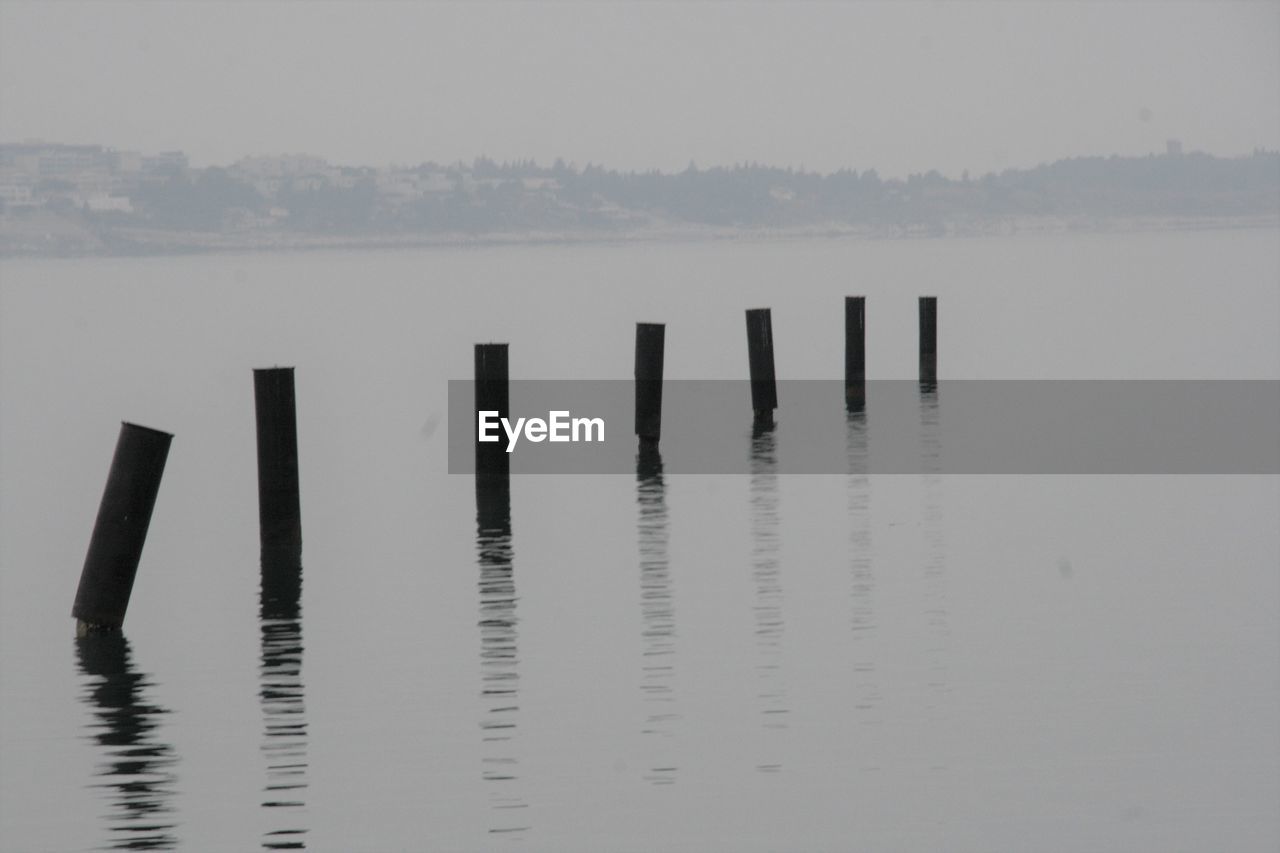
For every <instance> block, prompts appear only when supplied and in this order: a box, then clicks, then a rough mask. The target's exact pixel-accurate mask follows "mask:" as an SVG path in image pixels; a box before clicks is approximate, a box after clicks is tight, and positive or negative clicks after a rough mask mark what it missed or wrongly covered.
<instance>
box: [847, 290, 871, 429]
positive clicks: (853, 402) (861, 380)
mask: <svg viewBox="0 0 1280 853" xmlns="http://www.w3.org/2000/svg"><path fill="white" fill-rule="evenodd" d="M866 304H867V298H866V297H865V296H846V297H845V298H844V403H845V408H846V409H847V410H848V411H850V412H861V411H862V410H863V409H864V408H865V406H866V400H867V347H866V343H867V338H866V334H867V330H866V313H865V312H866Z"/></svg>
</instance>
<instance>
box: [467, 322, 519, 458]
mask: <svg viewBox="0 0 1280 853" xmlns="http://www.w3.org/2000/svg"><path fill="white" fill-rule="evenodd" d="M475 392H476V417H475V418H473V419H472V421H471V425H472V428H473V429H475V430H476V476H477V477H506V476H507V475H508V474H510V473H511V456H510V454H508V453H507V446H506V440H505V438H502V436H501V430H499V440H498V441H481V440H480V432H479V428H478V427H479V418H480V413H481V412H491V413H496V414H493V415H490V418H491V419H494V420H496V419H500V418H505V417H508V416H509V415H510V414H511V411H510V405H509V391H508V388H507V345H506V344H476V370H475Z"/></svg>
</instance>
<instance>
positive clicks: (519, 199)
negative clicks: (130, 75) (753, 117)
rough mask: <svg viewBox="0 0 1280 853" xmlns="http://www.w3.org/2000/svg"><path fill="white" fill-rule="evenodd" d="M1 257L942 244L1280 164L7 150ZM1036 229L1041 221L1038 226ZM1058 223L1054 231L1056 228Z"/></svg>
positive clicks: (1168, 158)
mask: <svg viewBox="0 0 1280 853" xmlns="http://www.w3.org/2000/svg"><path fill="white" fill-rule="evenodd" d="M0 204H2V205H3V207H0V253H3V254H8V255H15V254H98V253H136V252H162V251H183V250H208V249H221V248H271V247H289V246H308V245H352V244H359V245H403V244H412V243H417V242H423V243H430V242H448V241H454V240H485V239H502V240H520V239H525V238H527V239H618V238H625V237H635V236H653V235H663V234H666V235H670V234H678V233H681V232H694V233H708V232H713V233H718V234H719V233H727V232H732V231H737V230H750V231H753V232H761V231H776V230H788V231H789V230H800V231H826V232H834V233H843V232H849V233H865V234H873V235H936V236H942V235H946V234H965V233H987V232H993V231H997V232H998V231H1010V230H1018V229H1020V228H1025V227H1027V226H1028V223H1030V224H1031V227H1058V228H1107V227H1133V225H1134V221H1135V220H1149V221H1161V222H1166V223H1184V224H1185V223H1190V224H1192V225H1194V224H1196V223H1200V224H1206V223H1216V224H1231V223H1233V222H1234V223H1237V224H1238V223H1240V222H1244V221H1255V220H1260V221H1269V220H1272V219H1276V218H1277V217H1280V152H1274V151H1256V152H1254V153H1253V154H1252V155H1250V156H1246V157H1238V158H1219V157H1213V156H1210V155H1208V154H1203V153H1198V152H1193V153H1187V154H1183V153H1181V151H1180V150H1179V149H1178V148H1177V147H1176V146H1175V145H1174V144H1171V145H1170V151H1169V152H1167V153H1164V154H1159V155H1149V156H1146V157H1080V158H1073V159H1070V160H1061V161H1058V162H1056V163H1050V164H1046V165H1041V166H1037V167H1035V168H1033V169H1011V170H1008V171H1005V172H1001V173H999V174H995V173H991V174H987V175H983V176H982V177H979V178H973V179H971V178H970V177H969V176H968V175H967V173H966V174H965V175H964V176H962V177H961V178H960V179H948V178H946V177H943V176H942V175H940V174H939V173H937V172H927V173H924V174H916V175H911V176H909V177H908V178H906V179H905V180H900V179H888V180H885V179H881V178H880V177H879V176H878V175H877V174H876V172H875V170H867V171H863V172H858V171H855V170H851V169H850V170H843V171H839V172H835V173H832V174H826V175H823V174H817V173H813V172H804V171H796V170H793V169H781V168H775V167H769V166H759V165H755V164H751V165H745V166H737V167H732V168H713V169H698V168H696V167H695V166H693V165H692V164H691V165H690V166H689V168H688V169H686V170H684V171H682V172H678V173H672V174H666V173H659V172H643V173H637V172H618V171H613V170H608V169H605V168H603V167H600V166H595V165H588V166H586V167H584V168H577V167H575V166H572V165H568V164H565V163H563V162H561V161H557V162H556V163H555V164H554V165H551V166H539V165H538V164H536V163H534V162H533V161H522V162H517V163H496V162H494V161H492V160H489V159H487V158H483V157H481V158H477V159H476V160H475V161H474V162H472V163H471V164H470V165H464V164H461V163H458V164H453V165H439V164H435V163H423V164H421V165H418V166H414V167H403V168H388V169H374V168H370V167H350V166H333V165H330V164H329V163H327V162H325V161H324V160H321V159H319V158H315V157H306V156H284V157H255V158H246V159H245V160H241V161H239V162H237V163H235V164H232V165H231V166H228V167H225V168H223V167H211V168H205V169H193V168H190V167H189V166H188V165H187V161H186V158H185V156H183V155H182V154H181V152H166V153H164V154H162V155H156V156H152V157H146V156H143V155H138V154H130V153H127V152H117V151H113V150H111V149H105V148H102V147H99V146H61V145H46V144H39V143H37V144H30V143H28V144H23V145H0ZM1036 223H1039V225H1038V226H1037V225H1036ZM1046 223H1048V225H1046Z"/></svg>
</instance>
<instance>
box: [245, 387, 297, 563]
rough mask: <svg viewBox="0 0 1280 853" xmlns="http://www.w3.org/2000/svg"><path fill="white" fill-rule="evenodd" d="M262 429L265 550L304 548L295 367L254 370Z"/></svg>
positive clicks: (260, 492) (260, 504)
mask: <svg viewBox="0 0 1280 853" xmlns="http://www.w3.org/2000/svg"><path fill="white" fill-rule="evenodd" d="M253 393H254V403H255V409H256V412H257V425H258V533H259V536H260V537H261V540H262V544H263V547H264V549H266V548H270V549H271V550H272V551H279V550H281V549H284V550H285V551H286V552H287V551H289V550H290V549H293V548H295V547H296V548H297V550H298V552H299V554H300V553H301V549H302V509H301V506H300V502H299V498H298V417H297V405H296V398H295V395H294V388H293V368H292V367H269V368H262V369H257V370H254V371H253Z"/></svg>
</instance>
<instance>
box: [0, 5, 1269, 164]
mask: <svg viewBox="0 0 1280 853" xmlns="http://www.w3.org/2000/svg"><path fill="white" fill-rule="evenodd" d="M1170 137H1177V138H1180V139H1182V140H1183V141H1184V143H1185V145H1186V147H1187V148H1188V149H1200V150H1206V151H1210V152H1212V153H1215V154H1221V155H1235V154H1243V153H1248V152H1250V151H1252V150H1253V149H1254V148H1255V147H1265V148H1277V147H1280V3H1276V2H1248V3H1241V2H1212V3H1205V2H1191V3H1187V2H1162V3H1133V2H1128V3H1106V4H1103V3H1097V4H1093V3H1088V4H1085V3H1074V2H1065V0H1060V2H1030V0H1027V1H1026V2H1021V1H1019V2H1013V0H1009V2H997V3H978V2H951V3H935V2H907V3H895V4H892V5H891V4H888V3H873V2H856V3H854V2H850V3H838V4H818V3H812V4H809V3H804V4H785V5H784V4H777V5H760V4H748V3H739V2H720V3H697V4H693V3H683V4H659V3H644V4H634V5H632V4H621V3H602V2H594V3H592V2H583V3H565V4H552V3H524V4H515V3H502V4H494V5H480V4H476V3H466V4H440V3H416V2H389V0H375V2H363V3H351V2H338V3H314V2H308V3H299V2H261V3H252V4H250V3H248V2H189V3H159V2H129V3H126V2H93V3H81V2H65V1H64V0H42V2H26V0H0V139H3V140H4V141H17V140H22V139H26V138H42V139H45V140H50V141H59V142H86V143H87V142H95V143H104V144H107V145H110V146H114V147H118V148H126V149H139V150H144V151H155V150H162V149H183V150H185V151H186V152H187V153H188V154H189V155H191V157H192V159H193V161H194V162H195V163H196V164H197V165H207V164H212V163H229V162H231V161H233V160H235V159H237V158H239V157H241V156H244V155H246V154H264V153H285V152H299V153H300V152H306V153H312V154H317V155H320V156H323V157H326V158H328V159H330V160H331V161H334V162H338V163H349V164H367V165H384V164H388V163H403V164H416V163H418V162H421V161H424V160H436V161H440V162H448V161H454V160H458V159H464V160H468V161H469V160H470V159H471V158H472V157H474V156H475V155H477V154H487V155H489V156H491V157H493V158H495V159H498V160H505V159H517V158H526V157H533V158H535V159H537V160H538V161H539V162H546V163H549V162H551V161H552V160H554V159H555V158H556V157H557V156H562V157H564V158H565V159H566V160H569V161H573V162H576V163H577V164H578V165H585V164H586V163H587V162H595V163H602V164H605V165H608V166H611V167H616V168H622V169H647V168H660V169H664V170H673V169H681V168H684V166H686V165H687V164H688V163H689V161H690V160H693V161H696V162H697V164H698V165H699V166H700V167H706V166H712V165H731V164H733V163H736V162H746V161H758V162H763V163H771V164H778V165H790V166H796V167H799V166H802V165H803V166H804V167H806V168H808V169H811V170H821V171H830V170H833V169H837V168H841V167H845V166H848V167H853V168H857V169H866V168H872V167H874V168H877V169H879V170H880V172H881V174H882V175H885V176H889V175H904V174H907V173H909V172H917V171H925V170H928V169H931V168H937V169H939V170H941V171H943V172H944V173H946V174H948V175H952V176H956V175H959V174H960V172H961V170H964V169H969V170H971V171H972V172H973V173H975V174H978V173H981V172H985V171H988V170H992V169H1000V168H1005V167H1010V166H1031V165H1035V164H1036V163H1039V162H1043V161H1049V160H1054V159H1058V158H1060V157H1067V156H1074V155H1086V154H1111V153H1120V154H1142V153H1146V152H1149V151H1153V150H1163V148H1164V144H1165V140H1166V139H1168V138H1170Z"/></svg>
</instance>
